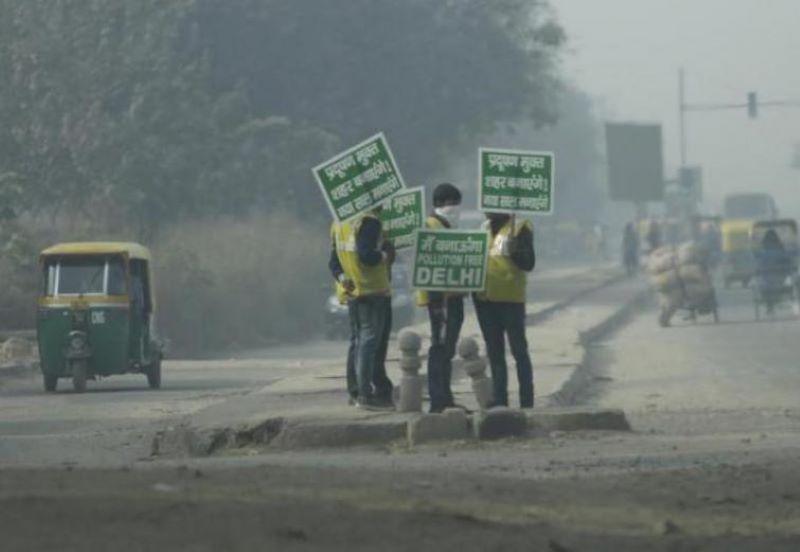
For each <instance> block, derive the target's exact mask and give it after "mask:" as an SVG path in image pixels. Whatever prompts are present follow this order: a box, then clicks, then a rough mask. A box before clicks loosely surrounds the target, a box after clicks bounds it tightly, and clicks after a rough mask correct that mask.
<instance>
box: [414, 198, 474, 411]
mask: <svg viewBox="0 0 800 552" xmlns="http://www.w3.org/2000/svg"><path fill="white" fill-rule="evenodd" d="M460 206H461V191H460V190H459V189H458V188H456V187H455V186H453V185H452V184H449V183H442V184H439V185H438V186H436V188H434V190H433V207H434V212H433V214H432V215H430V216H429V217H428V218H427V220H426V221H425V226H426V227H427V228H430V229H434V230H435V229H442V228H456V227H457V226H458V219H459V210H460ZM417 304H418V305H419V306H421V307H426V308H427V309H428V319H429V320H430V324H431V346H430V349H428V394H429V395H430V399H431V404H430V412H431V413H439V412H443V411H444V409H445V408H450V407H454V406H457V405H456V403H455V401H454V399H453V392H452V391H451V389H450V380H451V377H452V372H453V364H452V361H453V356H455V353H456V344H457V343H458V336H459V334H460V333H461V325H462V324H463V323H464V296H463V294H460V293H442V292H435V291H425V290H420V291H418V292H417Z"/></svg>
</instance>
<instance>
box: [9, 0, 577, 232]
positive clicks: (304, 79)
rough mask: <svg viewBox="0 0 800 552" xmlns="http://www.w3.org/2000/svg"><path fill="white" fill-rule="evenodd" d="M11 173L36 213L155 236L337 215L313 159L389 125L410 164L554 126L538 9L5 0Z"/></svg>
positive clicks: (265, 0)
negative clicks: (284, 216)
mask: <svg viewBox="0 0 800 552" xmlns="http://www.w3.org/2000/svg"><path fill="white" fill-rule="evenodd" d="M0 15H2V17H0V78H1V79H2V81H3V83H4V87H3V89H2V91H0V133H2V136H1V137H0V153H1V154H2V155H0V172H12V171H13V172H15V173H17V174H19V175H21V177H22V178H24V180H25V182H26V183H28V184H27V189H26V193H27V195H28V198H29V200H30V202H31V206H32V208H34V209H36V210H37V212H38V211H42V210H44V211H47V212H51V213H59V212H63V211H66V212H68V213H71V214H73V215H74V216H76V217H98V216H100V217H101V219H102V220H101V221H100V222H101V224H105V225H112V226H113V225H117V224H119V222H120V221H121V220H124V221H126V222H127V223H128V224H129V225H131V226H132V227H133V228H134V229H135V230H136V232H137V234H138V235H139V236H140V237H143V238H145V239H146V238H152V237H153V236H154V235H155V233H156V232H157V230H158V229H159V228H160V227H161V226H162V225H163V224H164V223H165V222H169V221H174V220H180V219H182V218H197V217H208V216H217V215H220V214H240V213H242V212H245V211H247V210H248V209H250V208H252V207H253V206H259V207H261V208H264V209H276V208H284V207H288V208H289V209H290V210H292V211H293V212H297V213H298V214H302V215H314V216H318V217H319V218H323V217H324V216H325V215H324V209H323V206H322V203H321V201H319V198H317V196H316V195H315V192H314V191H312V190H313V182H312V181H311V179H310V173H309V170H308V169H309V167H311V166H313V165H314V164H316V163H317V162H319V161H321V160H322V159H324V158H325V157H326V156H327V155H328V154H330V153H332V152H333V151H335V149H336V148H337V147H341V146H342V145H343V144H349V143H351V142H353V141H356V140H359V139H361V138H363V137H365V136H366V135H367V134H369V133H372V132H374V131H376V130H381V129H382V130H385V131H386V132H387V133H388V134H389V136H390V137H391V141H392V144H393V145H394V146H395V149H396V150H397V151H396V153H398V157H401V158H402V161H401V164H402V166H403V167H404V169H406V173H407V176H411V177H412V179H419V178H421V177H423V176H426V175H427V174H428V172H429V171H430V170H431V169H432V168H433V167H435V166H437V165H439V164H441V156H442V154H443V152H444V151H446V148H447V147H448V146H449V147H452V145H453V144H456V143H458V142H459V141H460V140H461V139H462V138H463V137H464V136H467V135H469V134H471V133H474V132H476V131H478V130H481V129H483V130H485V129H489V128H491V127H492V126H493V124H494V123H495V122H496V121H499V120H507V119H517V118H526V119H527V118H532V119H533V120H535V121H538V122H546V121H550V120H552V118H553V111H552V99H553V96H554V94H555V92H556V91H557V81H556V79H555V76H554V59H555V58H554V53H555V51H556V49H557V48H558V46H559V45H560V44H561V42H562V40H563V34H562V33H561V31H560V29H559V28H558V27H557V26H556V25H555V24H554V23H553V22H552V20H551V18H550V16H549V12H548V10H547V9H546V8H545V7H544V6H543V4H542V3H541V2H538V1H530V0H526V1H522V0H502V1H498V2H492V3H487V2H481V1H478V0H460V1H455V0H451V1H447V2H429V1H427V0H409V1H405V2H396V1H394V0H377V1H376V0H350V1H348V2H327V1H321V0H225V1H222V0H142V1H138V2H118V1H114V0H87V1H80V2H78V1H75V0H26V1H25V2H20V1H19V0H0Z"/></svg>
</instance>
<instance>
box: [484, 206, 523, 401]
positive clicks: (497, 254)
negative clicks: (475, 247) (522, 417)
mask: <svg viewBox="0 0 800 552" xmlns="http://www.w3.org/2000/svg"><path fill="white" fill-rule="evenodd" d="M486 217H487V219H488V220H487V221H486V223H484V227H485V228H486V229H487V230H488V231H489V234H490V245H489V263H488V267H487V271H486V289H485V290H484V291H483V292H481V293H477V294H475V295H473V299H474V302H475V312H476V314H477V316H478V323H479V324H480V327H481V333H482V334H483V339H484V341H485V343H486V354H487V356H488V357H489V365H490V367H491V371H492V380H493V384H494V400H493V403H492V406H508V367H507V366H506V353H505V338H506V336H508V344H509V346H510V348H511V355H512V356H513V357H514V361H515V363H516V365H517V381H518V382H519V402H520V407H521V408H533V395H534V393H533V366H532V364H531V358H530V354H529V353H528V341H527V338H526V337H525V299H526V285H527V280H528V275H527V273H528V272H530V271H532V270H533V268H534V266H535V265H536V253H535V251H534V248H533V229H532V227H531V225H530V223H528V222H527V221H516V222H514V221H513V219H512V217H511V216H510V215H507V214H502V213H487V214H486ZM512 225H513V227H512Z"/></svg>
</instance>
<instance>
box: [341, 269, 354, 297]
mask: <svg viewBox="0 0 800 552" xmlns="http://www.w3.org/2000/svg"><path fill="white" fill-rule="evenodd" d="M339 284H341V286H342V288H344V291H345V293H346V294H347V295H352V293H353V292H354V291H355V290H356V285H355V283H353V280H351V279H350V278H348V277H347V276H345V275H344V274H340V275H339Z"/></svg>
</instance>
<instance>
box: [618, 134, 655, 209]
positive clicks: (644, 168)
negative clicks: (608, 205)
mask: <svg viewBox="0 0 800 552" xmlns="http://www.w3.org/2000/svg"><path fill="white" fill-rule="evenodd" d="M606 156H607V161H608V186H609V196H610V197H611V199H613V200H617V201H634V202H645V201H662V200H663V199H664V161H663V158H662V146H661V125H643V124H618V123H606Z"/></svg>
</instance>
